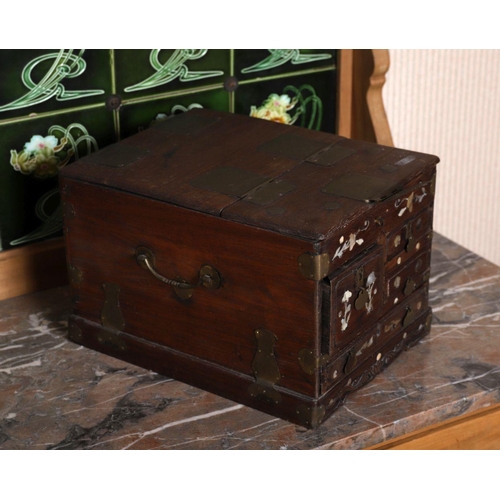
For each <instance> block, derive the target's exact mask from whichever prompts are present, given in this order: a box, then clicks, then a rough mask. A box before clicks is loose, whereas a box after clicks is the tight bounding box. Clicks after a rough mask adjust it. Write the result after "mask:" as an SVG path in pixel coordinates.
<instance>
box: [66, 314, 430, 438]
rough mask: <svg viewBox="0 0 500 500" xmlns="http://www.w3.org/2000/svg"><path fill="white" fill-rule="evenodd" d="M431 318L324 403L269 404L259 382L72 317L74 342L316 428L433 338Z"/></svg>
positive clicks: (289, 398)
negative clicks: (256, 389) (423, 340)
mask: <svg viewBox="0 0 500 500" xmlns="http://www.w3.org/2000/svg"><path fill="white" fill-rule="evenodd" d="M429 312H430V309H429V310H427V311H426V312H425V313H424V314H422V315H421V316H419V318H417V320H416V321H414V322H413V323H412V324H411V325H410V326H409V327H408V328H405V329H404V330H402V331H401V333H400V334H399V335H397V336H396V337H394V338H393V339H391V341H390V342H388V343H386V344H385V345H384V346H383V347H382V348H381V349H380V351H379V353H377V354H373V356H371V357H369V358H368V359H366V360H365V361H364V362H363V363H362V364H360V365H359V366H358V367H357V368H356V369H355V370H354V371H353V372H352V373H350V374H349V375H345V376H343V378H341V379H340V380H339V382H338V383H337V384H336V385H335V386H334V387H332V388H331V389H329V390H328V391H327V392H326V393H325V394H323V395H322V396H320V397H319V398H311V397H308V396H304V395H302V394H299V393H296V392H293V391H290V390H289V389H285V388H282V387H280V386H274V387H273V389H274V390H275V391H276V392H277V393H279V395H280V398H279V402H278V401H277V400H276V398H266V396H265V394H264V393H265V391H260V393H259V396H258V397H255V396H252V394H251V393H250V392H253V391H249V389H250V388H251V387H252V386H254V385H255V379H254V378H253V377H250V376H248V375H245V374H242V373H239V372H236V371H234V370H231V369H229V368H226V367H223V366H220V365H217V364H215V363H212V362H210V361H206V360H203V359H200V358H196V357H194V356H190V355H188V354H185V353H182V352H179V351H176V350H173V349H170V348H168V347H165V346H161V345H158V344H155V343H153V342H149V341H146V340H143V339H140V338H138V337H135V336H132V335H129V334H127V333H125V332H118V331H114V330H111V329H108V328H104V327H103V326H102V325H100V324H98V323H95V322H92V321H88V320H86V319H83V318H81V317H79V316H76V315H70V317H69V339H70V340H71V341H73V342H75V343H77V344H80V345H83V346H85V347H88V348H90V349H94V350H96V351H99V352H103V353H104V354H108V355H109V356H113V357H115V358H118V359H121V360H123V361H126V362H128V363H131V364H134V365H137V366H140V367H142V368H146V369H148V370H152V371H154V372H157V373H159V374H162V375H165V376H168V377H172V378H174V379H176V380H179V381H181V382H184V383H187V384H190V385H193V386H195V387H198V388H200V389H203V390H206V391H209V392H212V393H214V394H217V395H219V396H222V397H224V398H228V399H230V400H232V401H235V402H237V403H241V404H244V405H246V406H249V407H252V408H255V409H257V410H259V411H262V412H264V413H267V414H270V415H273V416H276V417H279V418H282V419H283V420H287V421H289V422H292V423H294V424H297V425H300V426H303V427H306V428H316V427H318V426H319V425H320V424H321V423H322V422H323V421H324V420H326V419H327V418H328V417H329V416H330V415H331V414H332V413H333V412H334V411H335V410H336V409H337V408H338V407H339V406H341V405H342V404H343V403H344V402H345V399H346V397H348V396H349V394H351V393H352V392H354V391H356V390H358V389H359V388H360V387H362V386H363V385H365V384H367V383H368V382H369V381H371V380H372V379H373V378H374V377H375V376H376V375H377V374H378V373H380V372H381V371H383V370H384V369H385V368H386V367H387V366H389V364H391V363H392V361H394V359H396V357H397V356H398V355H399V354H400V353H401V352H403V351H404V350H405V349H408V348H409V347H411V346H412V345H414V344H415V343H417V342H418V341H419V340H420V339H421V338H422V337H424V336H425V335H426V334H427V333H428V332H429V326H428V322H426V318H427V317H428V314H429Z"/></svg>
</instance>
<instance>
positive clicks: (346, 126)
mask: <svg viewBox="0 0 500 500" xmlns="http://www.w3.org/2000/svg"><path fill="white" fill-rule="evenodd" d="M352 57H353V49H341V50H340V54H339V60H338V65H339V79H338V99H337V110H338V112H337V134H338V135H342V136H344V137H351V130H352V78H353V74H352Z"/></svg>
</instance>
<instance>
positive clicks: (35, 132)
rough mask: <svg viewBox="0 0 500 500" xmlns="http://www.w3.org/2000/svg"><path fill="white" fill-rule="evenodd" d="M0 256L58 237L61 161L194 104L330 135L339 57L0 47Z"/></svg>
mask: <svg viewBox="0 0 500 500" xmlns="http://www.w3.org/2000/svg"><path fill="white" fill-rule="evenodd" d="M0 70H1V74H2V78H1V79H0V131H1V135H0V158H2V162H1V163H0V250H6V249H9V248H15V247H17V246H19V245H23V244H28V243H31V242H36V241H41V240H43V239H45V238H50V237H54V236H58V235H60V234H61V227H62V211H61V208H60V205H59V195H58V189H57V184H58V181H57V173H58V171H59V169H60V168H62V167H63V166H64V165H65V164H67V163H69V162H71V161H74V160H76V159H78V158H81V157H82V156H84V155H86V154H90V153H91V152H93V151H96V150H97V149H99V148H102V147H104V146H107V145H109V144H110V143H112V142H115V141H119V140H120V139H123V138H125V137H128V136H130V135H133V134H136V133H137V132H139V131H141V130H144V129H145V128H147V127H149V126H150V125H151V123H153V122H155V121H158V120H164V119H167V118H168V117H169V116H171V115H173V114H175V113H182V112H185V111H187V110H189V109H190V108H192V107H206V108H211V109H216V110H218V111H226V112H230V113H241V114H246V115H251V116H255V117H257V118H263V119H268V120H274V121H278V122H281V123H286V124H289V125H297V126H302V127H308V128H314V129H316V130H323V131H326V132H335V117H336V92H337V89H336V87H337V84H336V82H337V51H336V50H332V49H312V50H311V49H268V50H260V49H259V50H251V49H246V50H240V49H238V50H233V49H224V50H221V49H216V50H215V49H214V50H212V49H154V50H143V49H140V50H128V49H127V50H118V49H117V50H115V49H102V50H95V49H91V50H84V49H53V50H2V51H0Z"/></svg>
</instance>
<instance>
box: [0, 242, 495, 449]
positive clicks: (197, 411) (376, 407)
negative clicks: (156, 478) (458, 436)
mask: <svg viewBox="0 0 500 500" xmlns="http://www.w3.org/2000/svg"><path fill="white" fill-rule="evenodd" d="M430 283H431V295H430V302H431V306H432V307H433V312H434V320H433V325H432V330H431V333H430V335H429V336H427V337H426V338H425V339H424V340H423V341H422V342H421V343H420V344H418V345H417V346H415V347H413V348H412V349H411V350H409V351H407V352H404V353H403V354H401V356H400V357H399V358H398V359H396V361H394V362H393V363H392V365H390V366H389V367H388V368H387V369H386V370H385V371H384V372H382V373H381V374H380V375H378V376H377V377H376V378H375V380H373V381H372V382H371V383H369V384H368V385H366V386H365V387H364V388H362V389H361V390H359V391H358V392H356V393H355V394H353V395H351V396H350V397H349V398H348V400H347V402H346V404H345V405H344V406H343V407H341V408H340V409H339V410H337V412H336V413H335V414H334V415H333V416H332V417H331V418H330V419H329V420H327V421H326V422H325V423H324V424H322V426H321V427H320V428H319V429H316V430H305V429H304V428H301V427H298V426H296V425H293V424H290V423H288V422H286V421H284V420H280V419H278V418H274V417H271V416H269V415H266V414H264V413H261V412H259V411H256V410H253V409H251V408H247V407H245V406H243V405H240V404H236V403H234V402H232V401H229V400H227V399H224V398H221V397H219V396H215V395H213V394H210V393H207V392H205V391H202V390H200V389H196V388H194V387H191V386H188V385H186V384H183V383H181V382H177V381H175V380H172V379H169V378H167V377H163V376H160V375H157V374H155V373H152V372H149V371H147V370H144V369H142V368H138V367H136V366H134V365H130V364H127V363H125V362H123V361H119V360H117V359H114V358H111V357H109V356H106V355H104V354H100V353H98V352H95V351H92V350H90V349H87V348H84V347H81V346H78V345H76V344H73V343H72V342H70V341H68V340H67V338H66V337H67V331H66V327H67V322H66V318H67V315H68V312H69V308H70V303H69V294H68V289H67V288H57V289H53V290H49V291H46V292H40V293H38V294H33V295H28V296H24V297H19V298H16V299H10V300H7V301H3V302H0V448H1V449H78V448H80V449H81V448H83V449H312V448H319V449H327V448H332V449H359V448H365V447H368V446H373V445H375V444H377V443H380V442H382V441H385V440H387V439H391V438H394V437H397V436H401V435H403V434H406V433H408V432H412V431H414V430H418V429H421V428H423V427H426V426H428V425H430V424H434V423H438V422H442V421H444V420H446V419H449V418H452V417H455V416H459V415H463V414H466V413H468V412H471V411H474V410H476V409H480V408H483V407H486V406H489V405H492V404H495V403H498V402H500V268H498V267H496V266H495V265H493V264H491V263H490V262H487V261H486V260H484V259H482V258H480V257H478V256H477V255H475V254H473V253H471V252H469V251H467V250H465V249H464V248H462V247H460V246H458V245H456V244H455V243H452V242H451V241H449V240H447V239H446V238H444V237H442V236H440V235H435V237H434V247H433V254H432V276H431V280H430Z"/></svg>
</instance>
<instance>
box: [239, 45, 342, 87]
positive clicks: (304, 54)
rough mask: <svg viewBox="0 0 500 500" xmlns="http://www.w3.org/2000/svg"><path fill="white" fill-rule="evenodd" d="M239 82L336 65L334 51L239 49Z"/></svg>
mask: <svg viewBox="0 0 500 500" xmlns="http://www.w3.org/2000/svg"><path fill="white" fill-rule="evenodd" d="M234 59H235V60H234V67H235V76H236V77H237V78H238V79H239V80H249V79H253V78H257V77H265V76H270V75H279V74H282V73H290V72H295V71H307V70H309V69H313V68H318V67H322V66H331V65H332V64H335V59H336V51H335V50H332V49H239V50H235V51H234Z"/></svg>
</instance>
